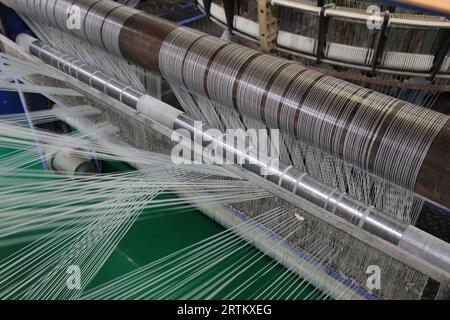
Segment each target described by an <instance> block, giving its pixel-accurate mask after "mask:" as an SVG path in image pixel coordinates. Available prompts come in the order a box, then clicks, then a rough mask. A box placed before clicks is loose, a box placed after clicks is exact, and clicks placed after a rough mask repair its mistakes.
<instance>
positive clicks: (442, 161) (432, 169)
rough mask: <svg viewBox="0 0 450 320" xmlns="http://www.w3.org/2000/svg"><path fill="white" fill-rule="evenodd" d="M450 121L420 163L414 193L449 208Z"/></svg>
mask: <svg viewBox="0 0 450 320" xmlns="http://www.w3.org/2000/svg"><path fill="white" fill-rule="evenodd" d="M449 143H450V120H448V121H447V122H446V123H445V125H444V127H443V128H442V129H441V131H440V132H439V134H438V135H437V137H436V138H435V139H434V141H433V143H432V145H431V147H430V149H428V153H427V155H426V157H425V160H424V161H423V163H422V167H421V168H420V171H419V174H418V176H417V182H416V187H415V191H416V192H417V193H418V194H421V195H424V196H425V197H427V198H429V199H431V200H433V201H435V202H437V203H440V204H442V205H444V206H445V207H447V208H450V144H449Z"/></svg>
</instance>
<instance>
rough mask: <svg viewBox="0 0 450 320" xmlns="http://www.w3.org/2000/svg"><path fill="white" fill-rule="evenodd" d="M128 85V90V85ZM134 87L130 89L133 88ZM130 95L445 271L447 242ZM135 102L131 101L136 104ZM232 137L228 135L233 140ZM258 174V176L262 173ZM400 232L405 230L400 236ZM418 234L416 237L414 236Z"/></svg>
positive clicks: (62, 65) (51, 52)
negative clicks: (274, 163) (406, 231)
mask: <svg viewBox="0 0 450 320" xmlns="http://www.w3.org/2000/svg"><path fill="white" fill-rule="evenodd" d="M24 37H25V39H28V40H27V41H24V38H22V41H21V40H20V39H19V42H20V41H21V42H23V43H26V44H27V45H28V46H29V47H28V48H27V49H28V50H29V52H31V53H32V54H33V55H35V56H37V57H40V58H41V59H43V60H44V61H46V62H47V63H49V64H50V65H52V66H54V67H56V68H58V69H60V70H61V71H64V72H66V73H68V74H70V75H72V76H73V77H75V78H77V79H79V80H80V81H82V82H84V83H86V84H89V85H91V86H92V87H94V86H93V83H92V79H93V77H94V75H96V76H97V77H98V78H102V79H110V80H111V81H104V82H103V83H104V84H103V87H100V88H97V90H100V91H102V92H110V90H109V87H112V86H114V87H115V88H122V89H123V90H125V88H127V87H126V86H125V85H124V84H121V83H120V82H119V81H117V80H116V81H114V84H113V81H112V80H113V79H112V77H110V76H108V75H106V74H104V73H102V72H101V71H99V70H94V69H92V68H90V67H89V66H87V65H85V64H83V63H82V62H81V61H78V60H76V59H74V58H73V57H70V56H67V55H64V54H61V53H60V52H58V51H57V50H55V49H53V48H50V47H49V46H48V45H45V44H43V43H42V42H40V41H38V40H35V41H30V38H29V36H24ZM81 65H82V66H81ZM74 69H78V70H83V72H84V73H85V74H84V75H83V77H81V78H80V73H78V72H73V70H74ZM129 89H131V88H129ZM133 90H134V89H133ZM133 92H134V95H133V99H130V100H123V99H122V100H120V101H122V102H124V103H125V104H126V105H128V106H130V107H132V108H135V109H137V110H138V111H139V112H141V113H143V114H145V115H147V116H149V117H150V118H151V119H152V120H154V121H156V122H158V123H160V124H162V125H164V126H165V127H168V128H169V129H172V130H177V129H184V130H185V132H187V133H188V138H190V139H192V137H193V136H195V135H197V136H200V137H202V138H204V139H202V140H203V141H210V142H212V143H214V144H215V145H216V146H217V147H220V148H221V149H222V150H225V151H226V152H229V153H231V154H233V155H234V156H236V157H241V158H244V160H245V161H244V162H243V165H242V166H243V167H244V168H245V169H247V170H249V171H251V172H253V173H255V174H257V175H259V176H263V177H264V178H266V179H267V180H268V181H270V182H272V183H274V184H276V185H278V186H280V187H281V188H283V189H284V190H286V191H287V192H291V193H294V194H295V195H297V196H299V197H302V198H304V199H306V200H308V201H310V202H311V203H313V204H315V205H317V206H319V207H321V208H323V209H324V210H326V211H327V212H328V213H330V214H334V215H337V216H339V217H341V218H343V219H345V220H346V221H348V222H350V223H352V224H353V225H356V226H358V227H360V228H362V229H363V230H365V231H367V232H369V233H371V234H373V235H376V236H377V237H379V238H381V239H384V240H386V241H388V242H390V243H392V244H394V245H398V246H399V247H401V248H403V249H405V250H406V251H408V252H410V253H412V254H414V255H417V256H419V257H421V258H422V259H425V260H426V261H429V262H430V263H433V264H434V265H437V266H439V267H440V268H443V269H445V270H446V271H450V263H449V261H450V258H449V257H450V245H449V244H448V243H446V242H444V241H442V240H440V239H438V238H436V237H434V236H431V235H429V234H427V233H424V232H423V231H420V230H418V229H417V228H415V227H413V226H407V225H405V224H402V223H400V222H398V221H395V220H393V219H391V218H389V217H388V216H387V215H385V214H383V213H382V212H380V211H378V210H377V209H375V208H373V207H371V206H368V205H366V204H364V203H362V202H360V201H358V200H356V199H354V198H352V197H351V196H350V195H348V194H346V193H343V192H340V191H338V190H336V189H332V188H330V187H328V186H326V185H325V184H323V183H321V182H319V181H316V180H315V179H314V178H313V177H311V176H309V175H308V174H306V173H299V172H297V171H296V170H295V169H294V168H292V167H291V166H286V165H284V164H281V163H280V164H277V165H273V163H272V161H271V160H270V159H269V158H267V157H264V155H261V154H256V153H255V152H254V151H253V150H252V149H251V148H242V147H240V145H239V144H238V145H236V144H234V143H229V141H230V140H229V139H226V135H225V134H220V135H219V136H211V135H210V134H209V133H208V132H207V131H208V129H209V128H208V127H206V126H202V127H201V128H198V127H197V126H196V125H195V121H194V120H193V119H191V118H189V117H188V116H187V115H185V114H184V113H182V112H181V111H179V110H177V109H175V108H173V107H171V106H169V105H167V104H165V103H164V102H161V101H159V100H157V99H155V98H152V97H150V96H147V95H144V94H143V93H140V92H139V91H137V90H134V91H133ZM136 100H137V102H136ZM233 141H234V139H233ZM262 172H264V174H262ZM405 230H408V233H407V234H406V235H405ZM417 235H420V236H417Z"/></svg>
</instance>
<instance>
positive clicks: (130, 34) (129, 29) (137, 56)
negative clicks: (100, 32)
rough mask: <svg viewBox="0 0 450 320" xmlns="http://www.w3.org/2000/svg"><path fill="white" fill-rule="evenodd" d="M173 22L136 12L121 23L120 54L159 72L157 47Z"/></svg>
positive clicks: (171, 27)
mask: <svg viewBox="0 0 450 320" xmlns="http://www.w3.org/2000/svg"><path fill="white" fill-rule="evenodd" d="M176 28H180V26H178V25H177V24H175V23H172V22H170V21H168V20H165V19H161V18H158V17H155V16H152V15H149V14H145V13H138V14H135V15H133V16H131V17H130V18H129V19H128V20H127V21H126V22H125V24H124V25H123V27H122V30H121V32H120V36H119V45H120V51H121V52H122V55H123V57H124V58H126V59H127V60H130V61H132V62H134V63H136V64H138V65H140V66H142V67H144V68H145V69H148V70H150V71H153V72H155V73H159V49H160V48H161V45H162V43H163V42H164V39H165V38H166V37H167V36H168V35H169V33H170V32H172V31H173V30H175V29H176Z"/></svg>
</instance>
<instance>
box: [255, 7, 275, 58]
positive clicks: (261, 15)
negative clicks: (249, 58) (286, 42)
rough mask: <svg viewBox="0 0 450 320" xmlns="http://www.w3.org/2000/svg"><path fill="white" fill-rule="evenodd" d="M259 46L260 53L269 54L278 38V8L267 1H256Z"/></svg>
mask: <svg viewBox="0 0 450 320" xmlns="http://www.w3.org/2000/svg"><path fill="white" fill-rule="evenodd" d="M258 22H259V45H260V48H261V51H263V52H270V51H271V50H272V49H273V48H274V47H275V45H276V41H277V36H278V6H273V5H271V4H270V2H269V1H267V0H258Z"/></svg>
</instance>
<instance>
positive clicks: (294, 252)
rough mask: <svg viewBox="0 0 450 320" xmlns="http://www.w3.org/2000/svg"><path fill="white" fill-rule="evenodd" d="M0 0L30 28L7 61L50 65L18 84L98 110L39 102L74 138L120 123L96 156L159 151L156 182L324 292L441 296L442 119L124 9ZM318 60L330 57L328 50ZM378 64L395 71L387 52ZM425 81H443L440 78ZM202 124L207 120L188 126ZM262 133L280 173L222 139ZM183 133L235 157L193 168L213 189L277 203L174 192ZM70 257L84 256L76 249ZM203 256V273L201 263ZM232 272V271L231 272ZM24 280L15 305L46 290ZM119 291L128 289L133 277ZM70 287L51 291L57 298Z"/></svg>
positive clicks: (449, 257)
mask: <svg viewBox="0 0 450 320" xmlns="http://www.w3.org/2000/svg"><path fill="white" fill-rule="evenodd" d="M1 2H2V3H3V4H5V5H6V6H8V7H10V8H12V9H14V10H15V11H16V12H17V13H19V14H20V15H21V17H22V18H23V19H24V21H25V22H26V23H27V24H28V25H29V26H30V27H31V29H32V30H33V33H34V35H33V36H31V35H28V34H21V35H19V36H18V37H17V39H16V43H14V42H12V41H9V40H8V39H6V38H4V37H2V40H1V46H2V51H3V52H5V53H6V54H8V55H9V56H10V58H9V59H13V58H12V57H13V56H14V57H15V59H21V60H23V61H27V63H30V62H31V63H32V64H35V65H36V66H39V67H40V68H43V70H46V72H44V74H43V75H27V76H26V77H24V78H23V79H22V80H23V81H24V82H26V83H28V84H47V85H48V84H53V85H55V84H57V85H58V86H64V87H68V88H69V89H74V90H76V91H77V92H78V93H80V94H82V95H83V96H84V98H83V99H86V100H84V101H88V103H89V104H90V105H92V106H93V107H95V109H96V111H97V112H94V111H92V114H91V113H90V112H91V111H89V112H86V110H84V109H83V110H84V113H85V114H84V116H83V117H80V116H79V115H78V116H77V115H76V110H78V109H77V108H79V107H76V108H74V109H73V110H75V111H72V112H69V111H67V110H69V109H70V108H71V107H73V106H77V105H79V104H81V103H79V102H78V101H74V99H75V100H76V98H74V97H67V96H64V94H47V97H48V98H49V99H50V100H52V101H54V102H55V103H56V104H57V105H58V106H55V107H54V108H53V111H52V112H54V113H55V115H56V117H57V118H59V119H61V120H62V121H64V122H66V123H67V124H69V125H70V126H71V127H74V128H76V129H77V130H78V131H79V132H81V133H87V132H89V128H93V127H95V126H96V125H99V124H101V123H104V122H105V121H106V122H108V123H109V124H110V125H112V126H114V128H116V130H114V131H113V132H106V133H105V132H103V131H101V132H99V133H98V134H97V133H95V132H94V134H93V137H92V139H94V140H96V141H97V143H98V145H99V146H101V147H102V148H104V149H102V150H108V152H109V153H111V154H115V153H116V154H123V150H124V148H125V149H126V148H133V149H131V150H134V152H136V154H138V153H139V152H140V151H142V152H144V151H146V152H153V153H156V154H160V155H161V157H162V158H158V157H159V156H156V155H155V156H154V157H155V158H154V159H157V160H153V161H155V163H158V165H159V166H161V167H164V168H165V170H166V171H167V172H168V173H167V174H168V176H167V177H166V176H164V177H163V178H164V179H166V178H167V179H168V180H167V181H168V182H167V183H168V187H167V188H169V189H172V190H173V191H174V192H175V193H176V194H177V195H178V196H179V197H181V198H183V197H184V198H186V199H187V200H186V201H188V202H190V203H192V205H194V206H195V207H196V208H198V209H199V210H200V211H202V212H203V213H204V214H205V215H206V216H208V217H209V218H211V219H212V220H214V221H217V222H218V223H219V224H221V225H223V226H224V227H226V228H229V229H230V230H232V231H233V232H235V233H236V234H238V235H239V237H240V238H242V239H245V240H246V241H247V242H249V243H250V244H251V245H253V246H254V247H256V248H258V249H259V250H260V251H262V252H263V253H264V254H265V255H267V256H269V257H271V258H272V259H273V260H274V261H276V262H277V263H279V264H281V265H283V266H284V267H285V268H286V269H287V270H289V271H290V272H292V273H294V274H297V275H298V276H299V277H300V278H301V279H304V281H307V282H308V283H310V284H312V285H313V286H314V287H316V288H318V289H319V290H320V291H321V292H324V293H325V295H326V297H330V298H333V299H425V298H427V299H429V298H431V299H448V298H449V297H450V283H449V280H450V244H449V243H448V242H447V241H448V235H449V229H447V228H446V226H448V225H449V219H450V216H449V215H448V208H450V165H449V164H450V150H449V145H450V144H449V143H450V118H449V116H448V115H446V114H443V113H440V112H438V111H433V110H431V109H429V108H424V107H421V106H418V105H416V104H413V103H410V102H407V101H404V100H400V99H397V98H394V97H391V96H388V95H385V94H383V93H380V92H377V91H376V90H372V89H368V88H364V87H362V86H359V85H357V84H354V83H351V82H347V81H344V80H341V79H339V78H335V77H333V76H330V75H326V74H324V73H321V72H319V71H317V70H314V69H312V68H308V67H307V66H304V65H301V64H299V63H297V62H295V61H291V60H286V59H283V58H282V57H279V56H275V55H271V54H268V53H263V52H261V51H257V50H254V49H251V48H249V47H246V46H243V45H240V44H236V43H232V42H229V41H227V40H223V39H220V38H217V37H215V36H212V35H208V34H205V33H203V32H200V31H197V30H194V29H190V28H186V27H183V26H180V25H177V24H175V23H172V22H170V21H168V20H165V19H162V18H159V17H156V16H153V15H151V14H149V13H145V12H142V11H139V10H137V9H134V8H132V7H129V6H126V5H123V4H120V3H117V2H113V1H108V0H106V1H100V0H31V1H29V0H26V1H13V0H2V1H1ZM73 8H76V9H77V10H78V11H72V10H71V9H73ZM74 12H75V13H79V15H78V16H76V17H77V18H79V19H80V20H79V21H77V23H79V25H80V27H79V28H76V27H75V28H73V27H72V26H71V25H70V24H68V19H70V18H71V15H72V14H73V13H74ZM211 14H212V13H211ZM303 49H304V48H303ZM326 50H327V51H326V54H327V56H328V57H330V56H331V55H332V50H333V48H331V47H330V46H328V47H327V48H326ZM336 50H337V52H339V50H338V49H336ZM5 59H8V57H5ZM383 59H384V60H383V61H384V62H382V64H384V66H388V65H389V61H390V60H389V59H390V58H389V57H386V56H385V57H384V58H383ZM391 59H393V58H391ZM440 59H441V58H440ZM445 59H447V60H448V57H447V58H445V57H443V58H442V59H441V60H442V61H440V66H439V68H438V69H439V70H440V69H441V68H444V67H443V66H442V63H444V62H445V61H446V60H445ZM394 60H395V59H394ZM444 60H445V61H444ZM377 61H378V62H380V60H379V59H378V60H377ZM443 61H444V62H443ZM369 62H370V61H369ZM369 64H370V63H369ZM428 67H429V68H431V67H432V65H428ZM375 69H376V68H375ZM372 71H375V70H372ZM416 71H421V70H416ZM45 73H47V74H45ZM432 73H433V77H435V76H438V77H439V75H437V74H438V72H437V71H436V72H434V71H432ZM49 75H52V76H57V77H56V78H58V79H57V80H55V79H54V78H51V77H49ZM162 83H163V84H167V86H169V87H170V90H171V91H172V92H173V93H174V95H175V97H176V101H177V105H175V103H170V102H168V101H162V100H161V99H162V98H161V86H162ZM170 104H173V105H170ZM61 110H66V111H65V112H62V111H61ZM196 120H200V121H202V123H203V124H204V125H203V126H202V127H200V128H199V127H197V126H196V125H195V121H196ZM255 128H256V129H263V130H266V129H278V130H279V132H280V137H279V142H280V144H279V150H278V152H279V162H277V163H276V164H275V163H274V162H273V161H271V159H270V158H269V157H264V156H261V155H260V154H258V153H257V152H256V150H254V148H251V147H249V148H245V147H241V146H240V145H236V144H235V143H233V142H231V141H230V140H229V139H226V137H227V133H226V130H227V129H243V130H246V129H255ZM208 129H216V131H217V132H218V134H217V135H211V134H210V131H209V130H208ZM5 130H6V129H5ZM8 130H12V129H11V128H9V127H8ZM176 130H182V131H183V132H185V133H186V135H185V137H184V138H186V139H188V140H192V139H193V137H195V136H199V137H202V138H204V140H203V141H208V144H205V145H203V147H207V146H208V145H209V144H211V146H215V147H220V148H221V149H223V150H226V151H227V152H228V153H229V154H232V155H233V157H234V158H240V159H243V160H244V161H243V163H242V164H239V165H237V164H236V165H223V166H221V167H219V168H216V169H213V168H211V167H210V166H211V165H207V166H206V167H205V169H202V167H203V166H202V165H197V166H198V168H192V169H191V170H193V171H195V172H197V174H200V173H201V171H202V170H205V172H206V171H208V170H210V174H211V175H217V176H220V175H223V177H225V178H223V177H222V178H218V179H217V180H216V181H218V182H217V183H223V184H224V185H225V184H227V183H233V182H230V180H233V181H234V179H238V180H240V181H241V180H242V181H243V182H245V183H249V184H250V185H252V186H254V187H255V189H258V190H262V191H264V192H266V193H267V194H269V195H270V196H267V198H261V199H251V200H248V201H246V200H245V199H242V201H236V202H235V203H227V201H226V200H224V201H218V202H217V203H216V202H214V201H206V202H205V201H201V200H200V199H202V197H204V196H205V194H209V193H211V194H214V188H213V187H211V188H209V189H208V186H207V185H206V186H205V187H204V188H200V187H199V186H196V185H195V183H194V182H192V183H190V182H189V181H184V180H183V179H184V178H180V177H178V176H174V177H173V179H175V180H176V181H177V183H175V182H170V181H171V180H170V179H169V178H168V177H170V172H171V170H172V168H171V167H173V168H175V167H176V165H175V164H170V163H168V161H170V160H168V159H167V158H163V156H162V155H170V153H171V150H172V148H173V141H171V139H170V137H171V134H172V132H173V131H176ZM272 138H273V139H274V141H275V139H276V138H275V136H273V137H272ZM269 143H270V141H269ZM126 150H128V149H126ZM139 150H140V151H139ZM71 152H72V153H75V154H76V153H77V152H78V153H82V154H83V155H85V154H86V152H84V151H83V152H81V151H80V150H78V151H77V150H75V151H74V150H72V151H71ZM121 152H122V153H121ZM193 152H194V153H195V147H194V150H193ZM87 153H88V152H87ZM56 155H58V152H57V151H54V152H53V153H52V152H49V156H48V158H49V159H50V160H51V161H50V162H51V164H52V165H53V167H55V168H56V167H58V165H55V163H56V162H57V160H58V158H57V157H56ZM63 156H64V155H63ZM212 157H213V158H217V159H218V158H221V157H223V155H218V154H214V156H212ZM162 159H163V160H162ZM63 160H64V159H62V160H61V161H63ZM124 161H127V162H129V163H131V164H132V165H133V166H134V167H136V168H138V169H145V168H146V164H145V163H137V164H136V163H133V157H131V156H130V159H129V160H127V159H126V157H125V159H124ZM158 161H159V162H158ZM163 163H164V164H163ZM149 165H151V163H149ZM60 167H64V165H63V164H61V165H60ZM212 167H217V166H212ZM175 170H176V169H175ZM144 172H145V171H144ZM225 172H227V173H225ZM155 175H156V176H157V173H155ZM228 175H229V176H228ZM183 177H184V176H183ZM141 179H150V180H151V179H152V175H151V174H150V175H149V176H148V177H147V176H145V177H140V176H137V177H136V184H138V183H140V181H141ZM154 179H156V178H154ZM129 183H130V184H133V182H132V181H130V182H129ZM184 185H186V186H188V187H189V188H187V187H186V186H184ZM262 191H261V192H262ZM122 201H123V202H126V196H125V195H124V196H123V199H122ZM426 207H427V208H430V207H432V208H433V210H432V211H433V212H430V210H428V211H427V210H424V208H426ZM119 208H120V207H119ZM267 215H269V216H271V218H268V216H267ZM424 217H426V218H428V219H435V222H436V223H439V225H440V227H441V230H440V231H439V232H437V231H436V230H435V228H433V226H432V227H429V228H427V227H422V226H420V228H419V225H418V221H419V220H420V219H423V218H424ZM442 228H443V230H442ZM124 230H125V229H124ZM123 232H126V231H123ZM96 235H98V233H96ZM102 239H103V238H102ZM116 240H117V239H115V240H114V241H116ZM86 241H88V240H86ZM88 242H89V241H88ZM211 246H213V244H211ZM207 248H208V247H207V246H206V250H207ZM73 250H75V251H76V250H78V251H77V252H82V251H83V250H85V246H84V243H83V244H82V245H80V246H78V247H74V249H73ZM77 254H78V253H77ZM199 259H200V260H199V261H200V263H201V255H199ZM6 261H8V260H6ZM371 266H377V267H379V269H380V270H381V286H380V287H377V288H373V287H368V285H367V279H368V277H369V274H368V270H369V269H370V267H371ZM3 267H6V268H7V269H8V268H10V267H9V265H8V264H4V265H3ZM36 268H37V267H36ZM368 268H369V269H368ZM227 272H231V273H233V272H239V264H237V265H236V266H235V268H232V269H230V270H228V271H227ZM267 272H269V271H267ZM219 274H220V273H219ZM11 275H12V274H11ZM45 276H46V277H47V282H48V281H54V284H55V288H57V284H58V283H59V282H58V281H60V282H61V281H62V280H61V279H62V278H59V276H57V275H56V273H55V275H54V274H53V273H48V274H45ZM217 276H218V275H217ZM26 277H27V276H25V280H24V281H23V283H20V284H14V289H13V285H12V282H8V281H12V280H10V279H9V278H8V277H5V279H7V280H5V281H4V282H1V280H0V288H2V291H3V292H5V293H7V294H15V293H17V292H21V291H20V290H23V292H24V297H32V298H39V297H40V296H39V293H42V292H44V289H39V288H38V287H39V285H33V284H31V282H28V284H27V280H26V279H27V278H26ZM30 277H31V276H30ZM30 279H31V278H30ZM52 279H53V280H52ZM55 279H58V280H55ZM143 279H144V278H143ZM18 281H19V280H18ZM118 283H119V284H122V285H123V284H126V283H127V281H126V278H124V279H123V280H119V281H118ZM133 283H134V282H130V283H129V285H130V286H132V285H133ZM134 284H135V285H136V286H138V285H139V283H138V282H136V283H134ZM28 285H30V287H28ZM149 286H150V287H151V284H149ZM242 286H245V282H244V283H243V284H242ZM199 287H201V285H200V284H199ZM42 288H43V287H42ZM38 289H39V290H38ZM287 289H289V288H287ZM55 290H56V289H55ZM58 290H59V291H58ZM64 290H65V289H57V290H56V292H55V297H59V296H58V294H61V293H62V292H66V291H64ZM108 290H111V292H113V291H114V286H113V285H110V286H109V287H108V286H107V287H105V288H102V289H101V290H99V291H98V292H103V293H105V294H106V295H105V296H104V297H108V295H107V294H108V292H109V291H108ZM199 290H200V289H199ZM204 290H206V289H204ZM94 296H95V295H93V294H92V297H94ZM64 297H70V294H68V296H64ZM87 297H89V294H88V295H87Z"/></svg>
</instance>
